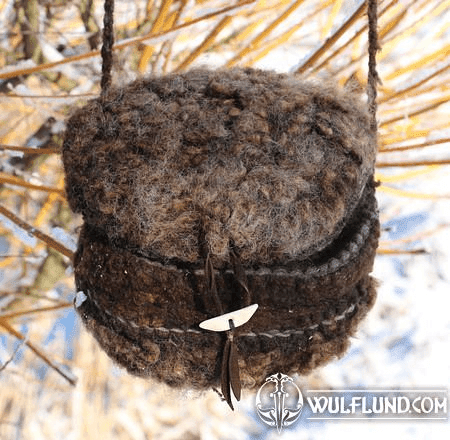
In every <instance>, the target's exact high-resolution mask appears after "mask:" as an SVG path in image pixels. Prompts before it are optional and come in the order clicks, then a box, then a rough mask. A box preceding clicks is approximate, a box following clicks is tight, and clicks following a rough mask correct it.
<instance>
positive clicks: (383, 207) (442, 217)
mask: <svg viewBox="0 0 450 440" xmlns="http://www.w3.org/2000/svg"><path fill="white" fill-rule="evenodd" d="M363 3H364V2H361V1H356V0H336V1H332V0H307V1H292V0H291V1H286V0H259V1H251V0H249V1H247V2H240V3H238V2H236V1H219V0H196V1H194V0H154V1H153V0H133V1H132V0H128V1H127V0H116V13H115V19H116V24H115V32H116V41H117V42H118V43H121V46H120V50H117V51H116V52H115V53H116V65H115V77H114V81H115V83H116V84H124V83H126V82H128V81H130V80H132V79H133V78H135V77H136V76H138V75H142V74H145V73H148V72H155V73H164V72H171V71H179V70H185V69H188V68H190V67H192V66H194V65H199V64H206V65H210V66H223V65H226V66H228V67H231V66H233V65H240V66H243V65H253V66H256V67H262V68H267V69H275V70H277V71H279V72H293V71H298V72H301V73H302V74H303V75H306V76H310V77H313V76H318V77H321V76H326V77H335V78H336V80H338V81H339V82H340V83H341V84H344V83H346V82H347V81H352V82H353V84H354V86H355V87H361V88H362V89H364V88H365V81H366V75H367V67H366V66H367V55H366V53H367V43H366V42H367V29H366V21H367V20H366V18H367V17H366V15H365V9H364V5H363ZM102 8H103V5H102V1H101V0H0V24H1V26H0V164H1V165H0V166H1V169H0V439H1V440H16V439H31V438H33V440H39V439H46V440H47V439H60V438H64V439H73V440H78V439H94V438H103V439H133V440H134V439H136V440H141V439H142V440H144V439H187V440H190V439H202V440H203V439H275V438H278V437H279V436H278V434H277V432H276V430H273V429H270V428H268V427H266V426H264V425H263V424H262V423H261V422H260V421H259V420H258V418H257V415H256V413H255V406H254V400H255V395H254V394H253V393H247V394H245V395H244V399H243V401H241V403H240V404H239V405H238V410H237V411H235V412H234V413H231V412H230V410H229V409H228V407H227V406H226V405H225V404H223V403H222V402H220V400H219V398H218V396H217V395H216V394H215V393H214V392H212V391H211V392H207V393H204V394H197V393H195V392H192V391H189V390H184V391H182V392H178V391H174V390H170V389H168V388H167V387H165V386H162V385H160V384H157V383H153V382H149V381H144V380H142V379H136V378H133V377H131V376H128V375H127V374H126V373H124V372H123V371H122V370H120V369H118V368H117V367H115V366H114V365H113V364H112V363H111V362H110V361H109V359H108V358H107V357H106V355H105V354H104V353H103V352H101V351H100V350H99V348H98V347H97V345H96V343H95V342H94V341H93V340H92V338H91V337H90V336H89V335H88V334H87V333H86V332H85V331H84V329H83V328H81V327H80V322H79V320H78V319H77V318H76V316H75V314H74V312H73V310H72V305H71V303H72V301H73V298H74V294H75V292H74V283H73V275H72V266H71V261H70V255H71V252H73V251H74V249H75V246H76V245H75V243H76V237H77V228H78V227H79V225H80V224H81V219H80V218H78V217H74V216H73V215H72V214H71V213H70V210H69V209H68V206H67V202H66V200H65V198H64V191H63V188H64V177H63V175H62V167H61V161H60V157H59V154H58V151H59V148H60V146H61V134H62V132H63V130H64V120H65V118H66V117H67V115H68V114H69V113H70V111H71V108H73V107H75V106H80V105H82V104H83V103H84V102H86V100H87V99H89V98H90V97H95V96H97V95H98V93H99V77H100V71H101V62H100V58H99V56H98V52H97V50H98V49H99V48H100V36H99V29H100V28H101V23H102V16H103V10H102ZM379 14H380V18H379V32H380V40H381V45H382V48H383V50H382V51H381V52H380V53H379V54H378V63H379V73H380V76H381V78H382V80H383V85H382V86H380V90H379V122H380V145H379V149H380V154H379V156H378V162H377V178H378V179H379V180H380V181H381V186H380V188H379V191H378V200H379V207H380V216H381V222H382V227H383V232H382V237H381V243H380V249H379V252H378V255H377V258H376V262H375V269H374V275H375V277H376V278H377V279H378V280H379V282H380V288H379V290H378V300H377V303H376V305H375V307H374V309H373V310H372V312H371V313H370V314H369V316H368V317H367V319H366V320H365V321H364V322H363V324H362V325H361V328H360V330H359V332H358V334H357V335H356V337H355V338H353V341H352V346H351V348H350V350H349V351H348V353H347V354H346V355H345V356H344V357H343V358H342V359H340V360H336V361H335V362H333V363H331V364H329V365H327V366H325V367H323V368H320V369H318V370H317V371H315V372H314V373H313V374H311V375H310V376H308V377H297V378H296V382H297V384H298V385H299V386H300V387H301V388H303V389H308V388H316V389H317V388H322V389H330V388H334V389H339V388H344V387H350V388H355V387H364V388H373V387H378V388H380V387H386V388H400V387H401V388H411V387H418V388H430V387H435V388H436V387H437V388H442V387H448V385H449V382H450V357H449V355H448V354H449V335H450V314H449V308H450V301H449V293H450V280H449V268H450V229H449V227H448V225H449V222H450V175H449V173H448V170H449V166H448V164H449V163H450V153H449V151H448V148H449V146H450V143H449V141H450V128H449V127H450V120H449V117H448V115H449V110H450V106H449V100H450V86H449V84H450V81H449V80H450V75H449V71H450V59H449V54H450V2H449V1H438V0H426V1H422V0H409V1H407V0H403V1H386V0H385V1H380V2H379ZM181 25H183V26H181ZM75 383H76V385H75V386H74V384H75ZM449 426H450V425H449V423H448V422H427V421H420V422H411V421H403V422H381V421H376V420H367V421H364V422H343V421H323V422H319V421H315V422H310V421H307V420H305V419H304V418H300V420H299V421H298V422H297V423H296V424H295V425H294V426H293V427H292V428H289V429H286V430H285V431H284V432H283V434H282V436H281V437H282V438H284V439H294V438H295V439H316V438H329V437H333V438H341V437H344V436H345V438H347V439H353V438H360V437H364V438H367V439H372V438H373V439H379V438H380V437H381V436H383V437H384V438H388V439H391V438H396V437H400V436H401V437H402V438H404V437H407V438H417V439H422V438H423V439H425V438H426V439H447V438H449V435H450V429H449Z"/></svg>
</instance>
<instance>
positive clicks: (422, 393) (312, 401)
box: [255, 373, 448, 433]
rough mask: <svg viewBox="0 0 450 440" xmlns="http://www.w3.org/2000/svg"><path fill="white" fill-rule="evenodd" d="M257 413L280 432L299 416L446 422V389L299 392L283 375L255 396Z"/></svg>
mask: <svg viewBox="0 0 450 440" xmlns="http://www.w3.org/2000/svg"><path fill="white" fill-rule="evenodd" d="M255 406H256V412H257V414H258V416H259V418H260V419H261V420H262V421H263V422H264V423H265V424H266V425H268V426H271V427H273V428H276V429H277V430H278V432H279V433H281V431H282V430H283V429H284V428H286V427H289V426H291V425H293V424H295V423H296V422H297V421H298V420H299V418H300V417H304V418H305V419H306V420H308V421H314V420H346V421H349V420H357V421H358V420H359V421H368V420H373V421H376V420H378V421H381V420H410V421H420V420H424V421H429V422H430V421H445V420H448V390H447V389H444V388H438V389H436V388H433V389H340V390H303V392H302V391H301V390H300V388H299V387H298V386H297V385H296V384H295V382H294V380H293V379H292V378H291V377H289V376H287V375H285V374H282V373H277V374H274V375H272V376H270V377H268V378H267V379H266V381H265V383H264V384H263V385H262V386H261V388H260V389H259V390H258V393H257V395H256V403H255Z"/></svg>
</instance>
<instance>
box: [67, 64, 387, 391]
mask: <svg viewBox="0 0 450 440" xmlns="http://www.w3.org/2000/svg"><path fill="white" fill-rule="evenodd" d="M370 133H371V131H370V127H369V115H368V112H367V109H366V104H365V103H364V102H363V101H362V97H361V96H359V95H357V94H355V93H354V92H352V91H350V90H345V89H343V90H341V89H339V88H337V87H335V86H334V85H332V84H328V83H326V82H314V81H306V80H303V79H302V78H301V77H298V76H295V75H289V74H277V73H273V72H268V71H262V70H256V69H250V68H246V69H241V68H236V69H232V70H207V69H196V70H192V71H189V72H187V73H182V74H169V75H166V76H163V77H156V76H155V77H149V78H145V79H138V80H136V81H134V82H133V83H131V84H129V85H127V86H126V87H122V88H119V87H116V88H114V87H113V88H111V89H109V90H108V91H107V93H105V94H104V95H102V96H101V97H100V98H98V99H94V100H92V101H90V102H89V103H88V104H87V105H86V106H85V107H83V108H81V109H79V110H78V111H76V112H75V113H74V114H73V116H72V117H71V118H70V119H69V121H68V124H67V131H66V135H65V141H64V146H63V161H64V167H65V172H66V191H67V195H68V199H69V203H70V206H71V208H72V210H73V211H75V212H78V213H81V214H82V215H83V219H84V225H83V227H82V231H81V234H80V237H79V243H78V250H77V252H76V257H75V262H74V268H75V280H76V288H77V289H78V291H82V292H83V295H84V296H83V299H84V301H78V302H77V312H78V313H79V314H80V316H81V318H82V320H83V322H84V324H85V326H86V327H87V329H88V330H89V331H90V332H91V333H92V334H93V335H94V337H95V338H96V339H97V340H98V342H99V344H100V345H101V347H102V348H103V349H104V350H105V351H106V353H108V355H109V356H110V357H111V358H112V359H114V360H115V361H116V362H117V363H118V364H119V365H121V366H123V367H125V368H126V369H127V370H128V371H129V372H130V373H132V374H135V375H138V376H151V377H153V378H155V379H158V380H160V381H163V382H165V383H167V384H169V385H171V386H175V387H193V388H195V389H206V388H209V387H216V386H217V385H219V384H220V382H221V381H222V391H223V392H224V393H225V394H226V390H225V391H224V389H223V382H224V380H228V381H231V382H232V381H233V377H230V375H231V376H232V375H235V374H237V373H236V371H234V370H235V369H236V368H238V370H239V373H240V384H241V385H242V386H243V387H246V388H254V387H257V386H261V385H262V383H263V382H264V380H265V378H266V377H267V376H269V375H271V374H275V373H277V372H282V373H284V374H287V375H293V374H295V373H298V374H306V373H308V372H310V371H311V370H312V369H313V368H315V367H317V366H318V365H321V364H323V363H325V362H327V361H329V360H331V359H333V358H336V357H337V356H341V355H342V354H343V353H344V352H345V350H346V348H347V347H348V344H349V337H350V336H351V335H353V334H354V332H355V330H356V328H357V325H358V323H359V322H360V321H361V319H362V318H363V317H364V316H365V315H366V313H367V311H368V310H369V309H370V308H371V307H372V305H373V303H374V301H375V296H376V293H375V282H374V280H373V279H372V278H371V277H370V275H369V273H370V272H371V270H372V266H373V261H374V256H375V251H376V247H377V243H378V237H379V221H378V213H377V204H376V200H375V186H376V185H375V183H374V180H373V175H374V162H375V152H376V145H375V142H374V138H373V136H372V135H371V134H370ZM250 304H258V309H257V310H256V312H255V313H254V315H253V316H252V317H251V318H250V319H249V320H248V322H246V323H245V324H243V325H241V326H236V327H234V326H233V322H230V328H229V330H230V331H229V332H227V333H226V332H213V331H209V330H205V329H203V328H201V327H199V324H200V323H201V322H203V321H205V320H207V319H210V318H214V317H216V316H217V315H221V314H223V313H228V312H232V311H235V310H238V309H242V308H244V307H246V306H249V305H250ZM230 334H231V335H232V337H231V338H230ZM229 341H232V343H233V344H232V345H231V346H230V345H229ZM227 344H228V346H227ZM233 356H234V360H233V359H231V360H229V359H228V358H231V357H233ZM224 360H225V364H226V363H227V362H229V364H228V366H227V365H225V366H224ZM236 386H239V384H238V385H236ZM235 394H236V393H235ZM225 397H226V398H227V400H228V396H225Z"/></svg>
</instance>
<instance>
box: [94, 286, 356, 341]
mask: <svg viewBox="0 0 450 440" xmlns="http://www.w3.org/2000/svg"><path fill="white" fill-rule="evenodd" d="M88 295H89V291H88ZM91 301H92V302H93V303H94V304H95V306H96V307H97V308H98V309H99V310H101V311H102V312H103V313H104V314H105V315H107V316H109V317H111V318H112V319H113V320H115V319H116V320H118V321H119V322H120V323H121V324H122V325H125V326H126V325H131V327H133V328H135V329H142V330H146V331H150V332H162V333H178V334H184V333H191V334H197V335H205V334H207V333H206V332H204V331H200V330H195V329H186V330H183V329H180V328H166V327H149V326H146V325H145V326H139V325H138V324H136V323H135V322H134V321H132V320H127V321H126V320H124V319H123V318H120V317H118V316H114V315H113V314H112V313H111V312H110V311H109V310H104V309H102V308H101V307H100V306H99V304H98V302H97V301H96V300H92V299H91ZM357 304H358V303H357ZM355 307H356V305H355V304H352V305H351V306H349V307H348V308H347V309H346V310H345V311H344V312H343V313H341V314H340V315H337V316H334V317H333V318H331V319H325V320H323V321H322V322H320V323H318V324H313V325H311V326H309V327H306V328H304V329H296V330H284V331H279V330H269V331H266V332H261V333H254V332H249V333H241V334H239V335H238V337H239V338H242V337H246V338H255V337H259V336H265V337H267V338H276V337H281V338H287V337H289V336H295V335H301V334H304V333H305V332H308V331H311V330H316V329H317V328H318V327H319V326H320V325H323V326H330V325H332V324H334V323H337V322H339V321H342V320H343V319H345V318H347V315H349V314H350V313H352V312H353V311H354V310H355Z"/></svg>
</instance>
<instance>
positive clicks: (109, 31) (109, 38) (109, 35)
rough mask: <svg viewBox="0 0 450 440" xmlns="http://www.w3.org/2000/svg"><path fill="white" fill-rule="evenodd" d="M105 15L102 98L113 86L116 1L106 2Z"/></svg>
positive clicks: (102, 52) (108, 0) (107, 0)
mask: <svg viewBox="0 0 450 440" xmlns="http://www.w3.org/2000/svg"><path fill="white" fill-rule="evenodd" d="M104 8H105V15H104V17H103V45H102V51H101V54H102V80H101V83H100V86H101V96H104V95H105V94H106V92H107V91H108V89H109V88H110V86H111V70H112V64H113V54H112V47H113V45H114V29H113V24H114V0H105V3H104Z"/></svg>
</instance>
